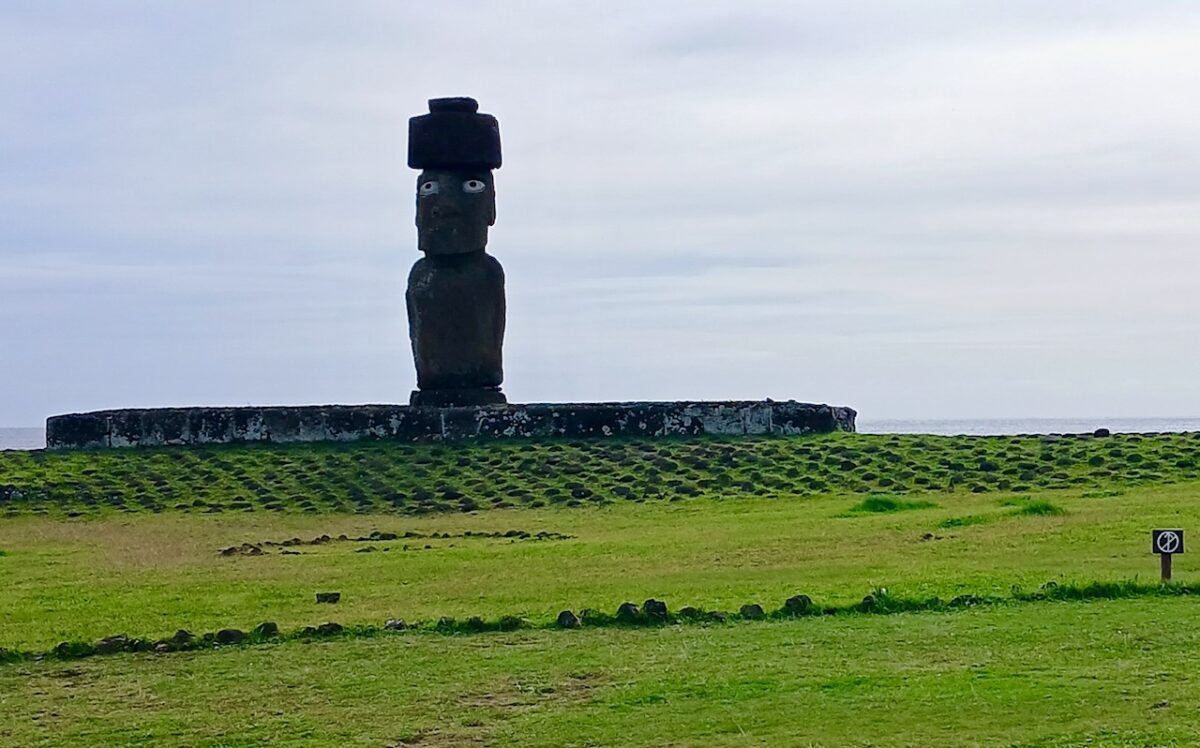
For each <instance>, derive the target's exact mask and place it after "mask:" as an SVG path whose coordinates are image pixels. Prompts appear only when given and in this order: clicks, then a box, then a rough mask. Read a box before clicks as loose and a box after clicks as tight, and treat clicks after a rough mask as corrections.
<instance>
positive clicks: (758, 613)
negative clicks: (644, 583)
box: [555, 595, 817, 629]
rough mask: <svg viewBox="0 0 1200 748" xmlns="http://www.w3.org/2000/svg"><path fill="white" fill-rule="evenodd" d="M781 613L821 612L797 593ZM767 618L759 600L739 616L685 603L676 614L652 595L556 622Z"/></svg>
mask: <svg viewBox="0 0 1200 748" xmlns="http://www.w3.org/2000/svg"><path fill="white" fill-rule="evenodd" d="M779 612H780V613H781V614H783V615H785V616H802V615H809V614H811V613H815V612H817V609H816V608H815V606H814V605H813V601H812V598H810V597H809V596H808V595H795V596H793V597H789V598H788V599H787V600H785V601H784V603H783V607H782V608H781V609H780V610H779ZM766 617H767V612H766V611H765V610H763V607H762V606H761V605H759V604H758V603H748V604H746V605H743V606H742V607H741V608H739V609H738V612H737V614H736V616H735V615H734V614H731V613H724V612H721V611H710V610H701V609H700V608H693V607H691V606H685V607H683V608H680V609H679V611H678V612H676V613H675V614H674V615H672V614H671V612H670V610H668V609H667V604H666V603H664V602H663V601H662V600H655V599H654V598H650V599H649V600H646V601H645V602H644V603H642V605H641V607H638V606H637V605H635V604H634V603H621V605H620V606H618V607H617V613H616V615H615V616H609V615H607V614H605V613H602V612H599V611H595V610H591V609H585V610H582V611H580V612H579V614H578V615H576V614H575V613H574V612H573V611H570V610H564V611H562V612H561V613H559V614H558V618H557V619H556V620H555V625H557V626H558V627H559V628H564V629H576V628H579V627H580V626H584V625H587V624H593V625H597V624H598V625H604V624H609V623H613V622H616V623H622V624H626V625H631V626H636V625H644V624H655V623H669V622H670V621H672V620H681V621H695V622H704V621H710V622H713V623H725V622H726V621H728V620H730V619H731V618H740V619H742V620H746V621H758V620H762V619H763V618H766Z"/></svg>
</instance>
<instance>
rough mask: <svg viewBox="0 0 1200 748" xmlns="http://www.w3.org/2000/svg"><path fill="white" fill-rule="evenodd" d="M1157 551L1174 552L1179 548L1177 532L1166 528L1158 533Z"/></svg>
mask: <svg viewBox="0 0 1200 748" xmlns="http://www.w3.org/2000/svg"><path fill="white" fill-rule="evenodd" d="M1157 545H1158V552H1159V553H1174V552H1175V551H1177V550H1179V533H1177V532H1172V531H1171V530H1166V531H1165V532H1160V533H1159V534H1158V541H1157Z"/></svg>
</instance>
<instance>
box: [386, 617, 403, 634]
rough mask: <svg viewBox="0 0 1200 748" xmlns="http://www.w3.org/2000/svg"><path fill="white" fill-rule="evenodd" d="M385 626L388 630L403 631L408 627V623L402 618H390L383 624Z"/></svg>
mask: <svg viewBox="0 0 1200 748" xmlns="http://www.w3.org/2000/svg"><path fill="white" fill-rule="evenodd" d="M383 628H384V630H386V631H403V630H404V629H406V628H408V624H407V623H405V622H404V619H402V618H389V619H387V621H386V622H385V623H384V624H383Z"/></svg>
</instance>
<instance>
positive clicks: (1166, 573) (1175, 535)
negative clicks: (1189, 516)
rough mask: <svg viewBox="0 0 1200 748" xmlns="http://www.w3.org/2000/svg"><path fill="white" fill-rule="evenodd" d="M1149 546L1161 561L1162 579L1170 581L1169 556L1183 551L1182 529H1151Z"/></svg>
mask: <svg viewBox="0 0 1200 748" xmlns="http://www.w3.org/2000/svg"><path fill="white" fill-rule="evenodd" d="M1150 548H1151V551H1152V552H1154V553H1157V554H1158V557H1159V560H1160V561H1161V563H1162V580H1163V581H1164V582H1169V581H1171V557H1172V556H1174V555H1175V554H1176V553H1183V530H1152V531H1151V532H1150Z"/></svg>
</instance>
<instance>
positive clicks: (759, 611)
mask: <svg viewBox="0 0 1200 748" xmlns="http://www.w3.org/2000/svg"><path fill="white" fill-rule="evenodd" d="M738 615H740V616H741V617H742V618H745V619H746V620H748V621H757V620H759V619H760V618H762V617H764V616H765V615H766V613H764V612H763V608H762V606H761V605H759V604H758V603H750V604H749V605H743V606H742V609H741V610H739V611H738Z"/></svg>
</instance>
